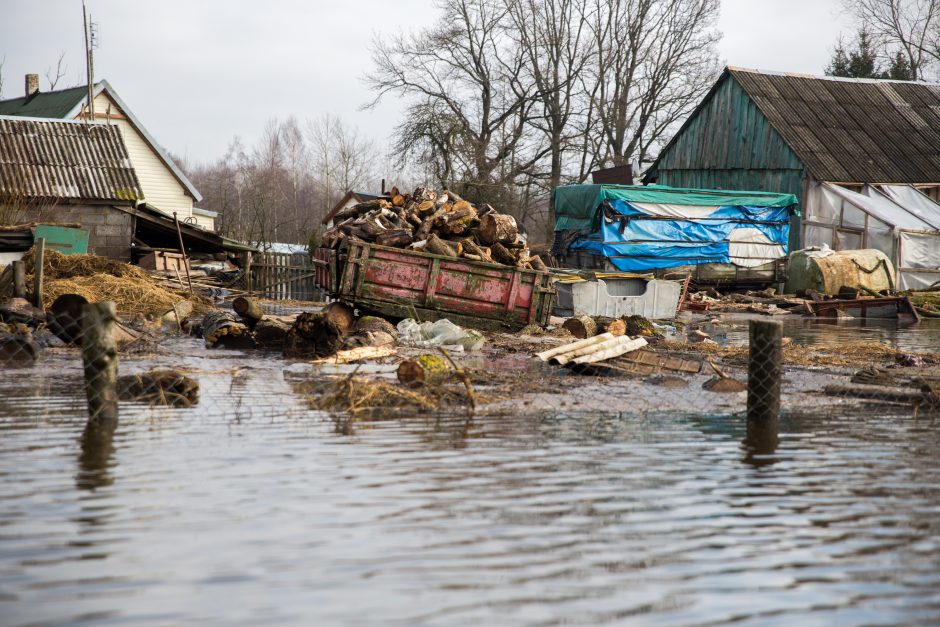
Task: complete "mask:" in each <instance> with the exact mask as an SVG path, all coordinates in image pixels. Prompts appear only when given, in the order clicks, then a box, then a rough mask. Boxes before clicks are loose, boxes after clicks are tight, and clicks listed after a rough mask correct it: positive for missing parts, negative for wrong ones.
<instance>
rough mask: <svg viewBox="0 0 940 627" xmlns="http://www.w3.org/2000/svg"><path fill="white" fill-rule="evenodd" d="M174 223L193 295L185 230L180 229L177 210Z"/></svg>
mask: <svg viewBox="0 0 940 627" xmlns="http://www.w3.org/2000/svg"><path fill="white" fill-rule="evenodd" d="M173 224H174V225H176V236H177V237H178V238H179V241H180V254H181V255H183V269H184V270H185V271H186V281H187V282H188V283H189V293H190V294H191V295H193V296H195V295H196V292H194V291H193V279H192V277H191V276H189V258H188V257H187V256H186V247H185V246H184V245H183V232H182V231H181V230H180V221H179V220H178V219H177V218H176V212H175V211H174V212H173Z"/></svg>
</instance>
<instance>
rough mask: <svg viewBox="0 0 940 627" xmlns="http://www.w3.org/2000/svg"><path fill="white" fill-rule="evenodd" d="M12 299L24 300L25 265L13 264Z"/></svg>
mask: <svg viewBox="0 0 940 627" xmlns="http://www.w3.org/2000/svg"><path fill="white" fill-rule="evenodd" d="M13 298H26V264H24V263H23V262H22V261H14V262H13Z"/></svg>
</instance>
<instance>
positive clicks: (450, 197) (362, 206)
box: [323, 187, 547, 271]
mask: <svg viewBox="0 0 940 627" xmlns="http://www.w3.org/2000/svg"><path fill="white" fill-rule="evenodd" d="M333 221H334V224H335V226H333V227H331V228H330V229H328V230H327V231H326V232H325V233H324V234H323V246H325V247H327V248H336V249H338V248H341V247H343V245H344V242H347V241H364V242H371V243H375V244H379V245H380V246H391V247H393V248H411V249H413V250H420V251H423V252H426V253H431V254H435V255H443V256H445V257H458V258H463V259H470V260H473V261H484V262H487V263H496V264H502V265H506V266H514V267H518V268H525V269H528V270H539V271H545V270H547V268H546V266H545V263H544V262H543V261H542V259H540V258H539V257H538V256H537V255H535V256H531V255H530V254H529V248H528V246H527V245H526V243H525V240H524V239H523V238H522V237H520V235H519V229H518V227H517V226H516V220H515V218H513V217H512V216H510V215H506V214H502V213H499V212H497V211H496V210H495V209H493V207H491V206H490V205H486V204H485V205H483V206H482V207H474V206H473V205H471V204H470V203H469V202H467V201H466V200H464V199H463V198H461V197H460V196H458V195H457V194H455V193H454V192H452V191H449V190H446V189H445V190H443V191H442V192H441V193H439V194H438V193H437V192H434V191H432V190H429V189H425V188H423V187H419V188H417V189H416V190H414V192H412V193H410V194H408V193H405V194H402V193H400V192H399V190H398V188H397V187H393V188H392V191H391V193H390V194H389V196H388V197H387V198H379V199H377V200H370V201H368V202H362V203H359V204H357V205H353V206H352V207H348V208H346V209H343V210H342V211H340V212H338V213H337V214H336V215H335V216H334V218H333Z"/></svg>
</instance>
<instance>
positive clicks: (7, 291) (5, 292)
mask: <svg viewBox="0 0 940 627" xmlns="http://www.w3.org/2000/svg"><path fill="white" fill-rule="evenodd" d="M12 288H13V264H10V265H8V266H7V267H6V268H4V269H3V272H0V300H3V299H5V298H7V297H8V296H10V295H11V292H12Z"/></svg>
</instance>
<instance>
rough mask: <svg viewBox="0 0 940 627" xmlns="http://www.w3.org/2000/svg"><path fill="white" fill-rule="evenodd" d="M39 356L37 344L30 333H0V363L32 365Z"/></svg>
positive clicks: (22, 365) (6, 364)
mask: <svg viewBox="0 0 940 627" xmlns="http://www.w3.org/2000/svg"><path fill="white" fill-rule="evenodd" d="M38 357H39V345H38V344H36V342H34V341H33V338H32V336H31V335H21V334H13V333H0V365H3V366H14V367H16V366H20V367H24V366H32V365H33V364H35V363H36V359H37V358H38Z"/></svg>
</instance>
